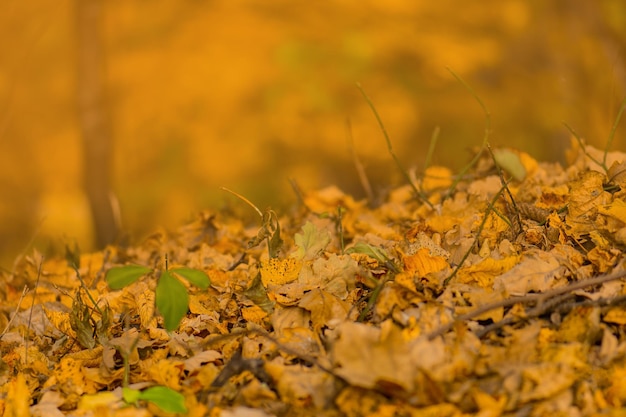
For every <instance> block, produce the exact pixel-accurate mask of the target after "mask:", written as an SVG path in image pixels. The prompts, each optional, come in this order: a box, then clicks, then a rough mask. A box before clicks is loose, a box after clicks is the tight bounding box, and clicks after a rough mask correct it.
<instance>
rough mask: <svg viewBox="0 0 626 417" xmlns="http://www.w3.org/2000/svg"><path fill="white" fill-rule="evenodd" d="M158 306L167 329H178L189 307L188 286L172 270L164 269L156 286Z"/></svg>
mask: <svg viewBox="0 0 626 417" xmlns="http://www.w3.org/2000/svg"><path fill="white" fill-rule="evenodd" d="M156 306H157V308H158V309H159V312H160V313H161V315H162V316H163V319H164V321H165V329H166V330H167V331H170V332H171V331H173V330H176V328H177V327H178V325H179V324H180V320H181V319H182V318H183V316H184V315H185V314H187V309H188V308H189V295H188V294H187V288H185V286H184V285H183V284H182V282H180V281H179V280H178V279H176V277H174V275H172V274H171V272H170V271H164V272H163V273H162V274H161V277H160V278H159V283H158V284H157V287H156Z"/></svg>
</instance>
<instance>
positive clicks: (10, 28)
mask: <svg viewBox="0 0 626 417" xmlns="http://www.w3.org/2000/svg"><path fill="white" fill-rule="evenodd" d="M0 44H1V49H0V50H1V53H0V157H1V158H2V160H1V163H0V193H1V196H2V199H1V200H0V201H1V203H0V220H1V223H0V238H1V239H0V252H1V256H0V259H1V260H2V262H3V263H2V266H5V267H6V266H8V265H10V262H11V259H13V258H15V256H17V255H18V254H19V253H20V252H21V251H22V250H24V249H25V248H27V247H28V245H29V242H31V241H33V240H34V241H35V242H36V244H37V245H43V246H44V247H43V248H42V250H45V249H46V248H45V245H47V243H46V242H48V241H49V240H50V239H51V238H52V239H53V240H54V239H57V238H66V239H70V240H72V239H76V241H77V242H78V244H79V245H80V247H81V248H82V249H83V250H85V251H86V250H91V249H94V248H96V247H97V245H95V244H94V239H95V235H96V232H95V230H96V229H95V226H94V222H93V221H92V215H91V212H90V205H89V199H90V198H92V200H93V199H98V198H100V199H102V198H105V199H106V198H108V195H109V191H112V192H113V193H114V195H115V196H116V199H117V201H118V202H119V207H120V213H121V218H122V222H123V223H122V225H123V228H124V230H125V231H128V232H130V233H131V235H132V236H135V237H141V236H142V235H144V234H145V233H147V232H149V231H152V230H154V229H155V228H156V227H157V226H164V227H174V226H175V225H178V224H180V223H181V222H182V221H184V220H185V219H188V218H189V217H190V216H192V215H193V214H194V213H195V212H197V211H198V210H201V209H203V208H212V207H213V208H219V207H221V206H223V205H224V204H225V202H227V201H228V200H229V199H230V200H232V196H228V195H225V193H224V192H223V191H221V190H220V189H219V187H221V186H225V187H228V188H230V189H234V190H236V191H238V192H240V193H241V194H243V195H245V196H246V197H248V198H249V199H250V200H252V201H253V202H255V203H256V204H257V205H258V206H259V207H260V208H262V209H263V208H265V207H266V206H268V205H271V206H273V207H281V206H283V205H285V204H290V203H292V202H294V201H295V195H294V193H293V192H292V191H291V188H290V186H289V184H288V179H289V178H292V179H294V180H295V181H296V182H297V183H298V184H299V185H300V186H301V187H302V188H303V189H305V190H307V189H313V188H318V187H321V186H325V185H329V184H336V185H338V186H339V187H341V188H342V189H344V190H346V191H347V192H350V193H353V194H355V195H356V196H357V197H359V196H362V195H363V192H362V190H361V189H360V186H359V183H358V177H357V175H356V172H355V167H354V164H353V162H352V155H351V151H350V146H351V145H350V144H351V142H350V139H349V138H350V137H352V140H353V142H352V143H353V144H354V149H355V150H356V152H357V153H358V155H359V157H360V158H361V160H362V162H363V163H364V164H365V166H366V170H367V172H368V175H369V177H370V180H371V182H372V183H373V186H374V188H376V189H384V188H385V187H388V186H389V185H390V184H397V183H399V182H400V181H401V178H400V175H399V174H398V173H397V172H396V169H395V165H394V164H393V161H392V160H391V158H390V157H389V154H388V153H387V147H386V143H385V141H384V138H383V136H382V134H381V131H380V129H379V127H378V125H377V123H376V120H375V118H374V116H373V115H372V112H371V110H370V109H369V108H368V107H367V103H366V102H365V100H364V99H363V97H362V96H361V94H360V92H359V91H358V89H357V88H356V87H355V83H356V82H360V83H361V84H362V85H363V88H364V89H365V91H366V92H367V94H368V95H369V96H370V97H371V99H372V100H373V102H374V103H375V104H376V106H377V109H378V111H379V113H380V115H381V117H382V118H383V120H384V123H385V125H386V127H387V130H388V132H389V135H390V137H391V139H392V141H393V144H394V150H395V151H396V153H397V154H398V155H399V156H400V158H401V160H402V162H403V163H404V164H405V166H407V167H417V168H418V169H419V167H420V164H422V163H423V162H424V154H425V152H426V149H427V148H428V144H429V141H430V137H431V134H432V132H433V130H434V129H435V128H436V127H437V126H439V127H440V128H441V134H440V139H439V143H438V146H437V149H436V152H435V161H434V162H436V163H438V164H443V165H447V166H450V167H452V168H458V167H460V166H461V164H463V163H464V162H465V161H467V159H468V156H469V155H470V154H471V152H470V149H471V148H472V147H473V146H477V145H479V144H480V142H481V140H482V136H483V130H484V116H483V113H482V111H481V109H480V107H479V106H478V105H477V104H476V102H475V100H474V98H472V97H471V95H470V94H468V92H467V90H465V89H464V87H463V86H461V85H460V84H459V83H458V82H457V81H456V80H455V79H454V77H452V75H451V74H450V73H449V72H448V71H447V70H446V67H450V68H451V69H452V70H454V71H455V72H456V73H457V74H459V75H460V76H461V77H463V78H464V79H465V80H466V81H467V82H468V83H469V84H471V86H472V87H473V88H474V89H475V90H476V92H477V93H478V94H479V95H480V97H481V98H482V100H483V101H484V102H485V104H486V105H487V107H488V108H489V109H490V111H491V113H492V122H493V123H492V127H493V132H492V136H491V141H492V144H493V145H496V146H501V145H506V146H511V147H515V148H518V149H521V150H524V151H526V152H528V153H530V154H531V155H533V156H534V157H535V158H537V159H540V160H556V161H558V160H560V158H562V152H563V149H564V148H565V147H567V146H568V145H569V136H570V135H569V133H568V132H567V130H566V129H565V128H564V127H563V124H562V122H563V121H566V122H567V123H568V124H570V125H571V126H573V127H574V128H575V129H576V130H577V131H578V132H579V133H580V135H581V136H583V137H584V138H585V139H586V140H587V141H588V143H590V144H593V145H596V146H599V147H603V146H604V144H605V143H606V139H607V137H608V135H609V131H610V129H611V126H612V124H613V121H614V120H615V117H616V114H617V111H618V109H619V104H620V102H621V100H622V98H623V97H624V95H625V93H626V59H625V49H624V48H625V46H626V3H625V2H623V1H621V0H596V1H588V2H570V1H566V0H555V1H550V2H546V1H544V0H530V1H527V0H508V1H500V0H484V1H480V2H464V3H459V2H458V1H453V0H440V1H436V2H433V1H427V0H386V1H367V0H336V1H326V2H295V1H289V0H273V1H267V0H246V1H244V0H242V1H234V0H184V1H183V0H177V1H175V0H151V1H140V0H110V1H104V0H32V1H23V0H4V1H3V5H2V11H1V12H0ZM347 121H349V122H347ZM348 125H350V126H351V128H350V129H349V128H348V127H347V126H348ZM625 125H626V123H622V124H621V125H620V127H619V129H618V131H617V133H616V136H615V142H614V145H613V148H614V149H618V148H621V149H624V141H625V140H626V139H625V133H626V126H625ZM96 156H97V157H96ZM107 172H108V174H107ZM103 173H104V175H103ZM86 187H87V189H91V192H92V193H93V195H91V197H88V194H87V193H86V192H85V189H86ZM105 188H108V189H105ZM109 189H110V190H109ZM107 201H108V200H107ZM105 211H106V210H105Z"/></svg>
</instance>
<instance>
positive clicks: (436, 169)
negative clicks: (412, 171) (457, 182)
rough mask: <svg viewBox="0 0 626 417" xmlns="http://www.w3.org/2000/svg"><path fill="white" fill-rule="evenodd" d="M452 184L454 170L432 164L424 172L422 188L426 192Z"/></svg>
mask: <svg viewBox="0 0 626 417" xmlns="http://www.w3.org/2000/svg"><path fill="white" fill-rule="evenodd" d="M450 185H452V171H451V170H450V169H449V168H446V167H442V166H432V167H428V168H426V171H425V172H424V180H423V181H422V189H423V190H424V191H426V192H428V191H432V190H436V189H441V188H448V187H449V186H450Z"/></svg>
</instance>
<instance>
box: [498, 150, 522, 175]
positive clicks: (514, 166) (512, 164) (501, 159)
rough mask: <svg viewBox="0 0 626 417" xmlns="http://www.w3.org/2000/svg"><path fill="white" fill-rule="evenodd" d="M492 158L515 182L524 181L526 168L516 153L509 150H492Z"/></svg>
mask: <svg viewBox="0 0 626 417" xmlns="http://www.w3.org/2000/svg"><path fill="white" fill-rule="evenodd" d="M493 157H494V159H495V160H496V162H497V163H498V165H500V166H501V167H502V169H504V170H505V171H506V172H508V173H509V174H511V176H513V178H515V179H516V180H517V181H523V180H524V178H525V177H526V168H525V167H524V164H522V160H521V159H520V157H519V155H518V154H517V153H515V152H513V151H511V150H510V149H494V150H493Z"/></svg>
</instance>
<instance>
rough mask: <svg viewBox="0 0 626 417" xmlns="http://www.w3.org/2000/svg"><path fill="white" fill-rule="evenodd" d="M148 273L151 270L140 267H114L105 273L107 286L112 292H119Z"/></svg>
mask: <svg viewBox="0 0 626 417" xmlns="http://www.w3.org/2000/svg"><path fill="white" fill-rule="evenodd" d="M150 271H152V269H150V268H148V267H145V266H141V265H126V266H116V267H113V268H111V269H109V270H108V271H107V273H106V280H107V284H109V287H110V288H111V289H112V290H120V289H122V288H124V287H126V286H128V285H130V284H132V283H133V282H135V281H137V280H138V279H139V278H141V277H142V276H144V275H146V274H148V273H149V272H150Z"/></svg>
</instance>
